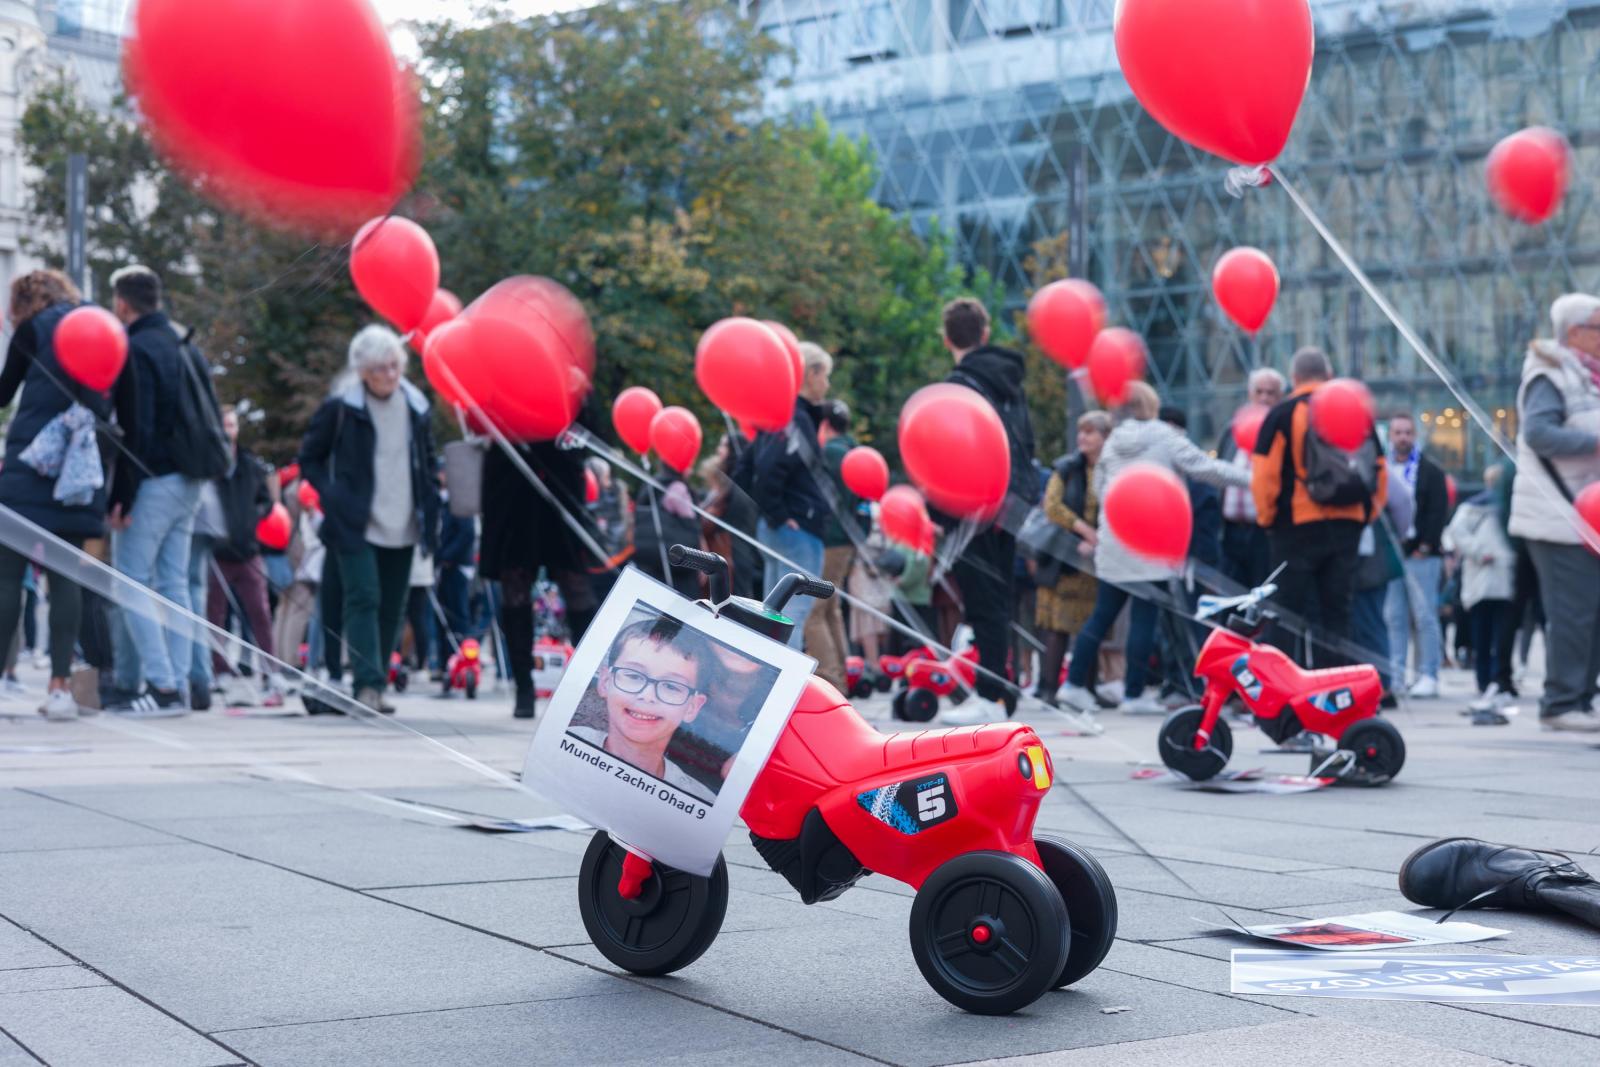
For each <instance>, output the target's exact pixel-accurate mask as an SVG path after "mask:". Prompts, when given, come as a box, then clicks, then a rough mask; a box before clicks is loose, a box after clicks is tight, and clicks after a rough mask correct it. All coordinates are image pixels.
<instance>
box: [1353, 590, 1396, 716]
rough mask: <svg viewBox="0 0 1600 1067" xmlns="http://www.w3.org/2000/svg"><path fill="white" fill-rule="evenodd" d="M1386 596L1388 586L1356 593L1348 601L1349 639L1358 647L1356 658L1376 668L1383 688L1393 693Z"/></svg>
mask: <svg viewBox="0 0 1600 1067" xmlns="http://www.w3.org/2000/svg"><path fill="white" fill-rule="evenodd" d="M1388 597H1389V587H1388V585H1378V586H1374V587H1373V588H1371V589H1358V590H1356V595H1355V597H1354V599H1353V600H1351V602H1350V639H1351V640H1352V641H1354V642H1355V643H1356V644H1357V645H1358V646H1360V651H1358V652H1357V653H1356V655H1357V656H1359V657H1360V658H1361V662H1363V663H1370V664H1372V665H1373V666H1374V667H1376V668H1378V677H1379V678H1381V679H1383V687H1384V688H1385V689H1387V690H1389V691H1390V692H1393V691H1394V688H1395V679H1394V670H1393V667H1394V664H1393V663H1391V662H1390V660H1389V626H1388V624H1387V623H1386V622H1385V621H1384V603H1385V601H1387V600H1388Z"/></svg>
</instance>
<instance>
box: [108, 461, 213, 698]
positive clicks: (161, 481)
mask: <svg viewBox="0 0 1600 1067" xmlns="http://www.w3.org/2000/svg"><path fill="white" fill-rule="evenodd" d="M199 503H200V483H199V482H198V481H195V480H194V479H192V478H185V477H184V476H183V475H181V474H163V475H160V476H159V477H156V478H147V479H146V480H145V481H144V483H143V484H141V485H140V486H139V492H138V495H137V496H135V497H134V498H133V510H132V511H131V512H130V516H131V518H132V522H131V523H130V524H129V526H128V528H127V529H126V530H119V531H118V532H117V535H116V536H115V537H114V538H112V541H111V562H112V564H113V565H114V566H115V567H116V568H117V570H119V571H121V572H122V573H123V574H124V575H125V576H127V577H128V578H130V579H132V580H133V581H135V582H138V583H139V584H140V585H143V586H147V587H148V588H150V589H153V590H154V591H155V592H156V593H159V594H160V595H161V596H164V597H166V598H167V599H168V600H170V601H172V602H173V603H174V604H176V605H178V607H180V608H183V609H184V610H186V611H187V610H192V606H191V603H190V600H189V541H190V539H191V538H192V537H193V536H194V513H195V510H196V509H197V508H198V507H199ZM122 617H123V620H124V621H125V622H126V624H127V627H128V637H129V638H131V639H132V642H133V647H134V648H135V649H136V650H137V651H138V653H139V663H140V666H141V667H142V668H143V673H144V680H145V681H146V682H148V683H150V686H151V688H153V689H162V690H171V689H179V688H181V685H182V682H183V680H184V676H185V675H187V674H188V667H189V656H190V633H191V631H192V629H193V625H192V624H191V623H190V622H189V621H188V620H187V619H172V620H169V623H170V624H169V625H165V626H163V624H162V623H159V622H156V621H155V620H154V619H151V618H148V617H147V616H146V615H145V614H143V613H141V612H138V611H129V610H124V611H123V613H122ZM117 674H118V677H119V679H126V674H125V672H124V671H121V670H119V671H118V672H117ZM134 680H135V681H137V679H136V678H135V679H134ZM128 688H136V686H130V687H128Z"/></svg>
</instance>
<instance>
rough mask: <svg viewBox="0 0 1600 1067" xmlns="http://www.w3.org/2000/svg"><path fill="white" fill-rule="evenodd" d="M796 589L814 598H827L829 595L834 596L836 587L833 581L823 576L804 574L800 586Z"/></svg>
mask: <svg viewBox="0 0 1600 1067" xmlns="http://www.w3.org/2000/svg"><path fill="white" fill-rule="evenodd" d="M795 591H796V592H798V593H804V594H805V595H806V596H808V597H811V598H812V599H814V600H827V599H828V598H829V597H831V596H833V593H834V588H833V583H832V582H825V581H823V580H822V579H821V578H807V577H805V576H803V575H802V576H801V578H800V587H799V588H798V589H796V590H795Z"/></svg>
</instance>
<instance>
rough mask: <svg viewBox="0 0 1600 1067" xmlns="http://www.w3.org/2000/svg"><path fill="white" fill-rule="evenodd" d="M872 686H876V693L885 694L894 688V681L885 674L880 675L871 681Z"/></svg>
mask: <svg viewBox="0 0 1600 1067" xmlns="http://www.w3.org/2000/svg"><path fill="white" fill-rule="evenodd" d="M872 684H873V685H875V686H877V688H878V692H880V693H887V692H888V691H889V690H891V689H893V688H894V679H893V678H891V677H889V676H888V675H887V674H880V675H878V676H877V678H875V679H874V680H873V683H872Z"/></svg>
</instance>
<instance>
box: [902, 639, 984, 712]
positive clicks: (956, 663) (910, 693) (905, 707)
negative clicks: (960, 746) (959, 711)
mask: <svg viewBox="0 0 1600 1067" xmlns="http://www.w3.org/2000/svg"><path fill="white" fill-rule="evenodd" d="M977 662H978V650H977V649H976V648H969V649H967V650H965V651H963V652H957V653H955V654H954V655H952V656H951V657H950V658H949V659H938V658H930V659H918V660H913V661H912V662H911V663H910V664H909V665H907V667H906V671H905V677H906V687H905V688H904V689H902V690H901V691H900V692H898V693H896V694H895V695H894V699H893V700H892V701H891V702H890V706H891V709H892V711H893V713H894V717H895V718H897V719H901V720H904V721H905V722H931V721H932V720H933V717H934V716H935V715H937V714H939V698H940V697H944V698H946V699H948V700H949V701H950V702H951V703H952V704H959V703H961V702H962V701H963V700H965V699H967V696H968V694H970V693H971V692H972V686H973V684H974V683H975V682H976V681H977V678H978V672H977V671H976V670H975V666H976V664H977Z"/></svg>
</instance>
